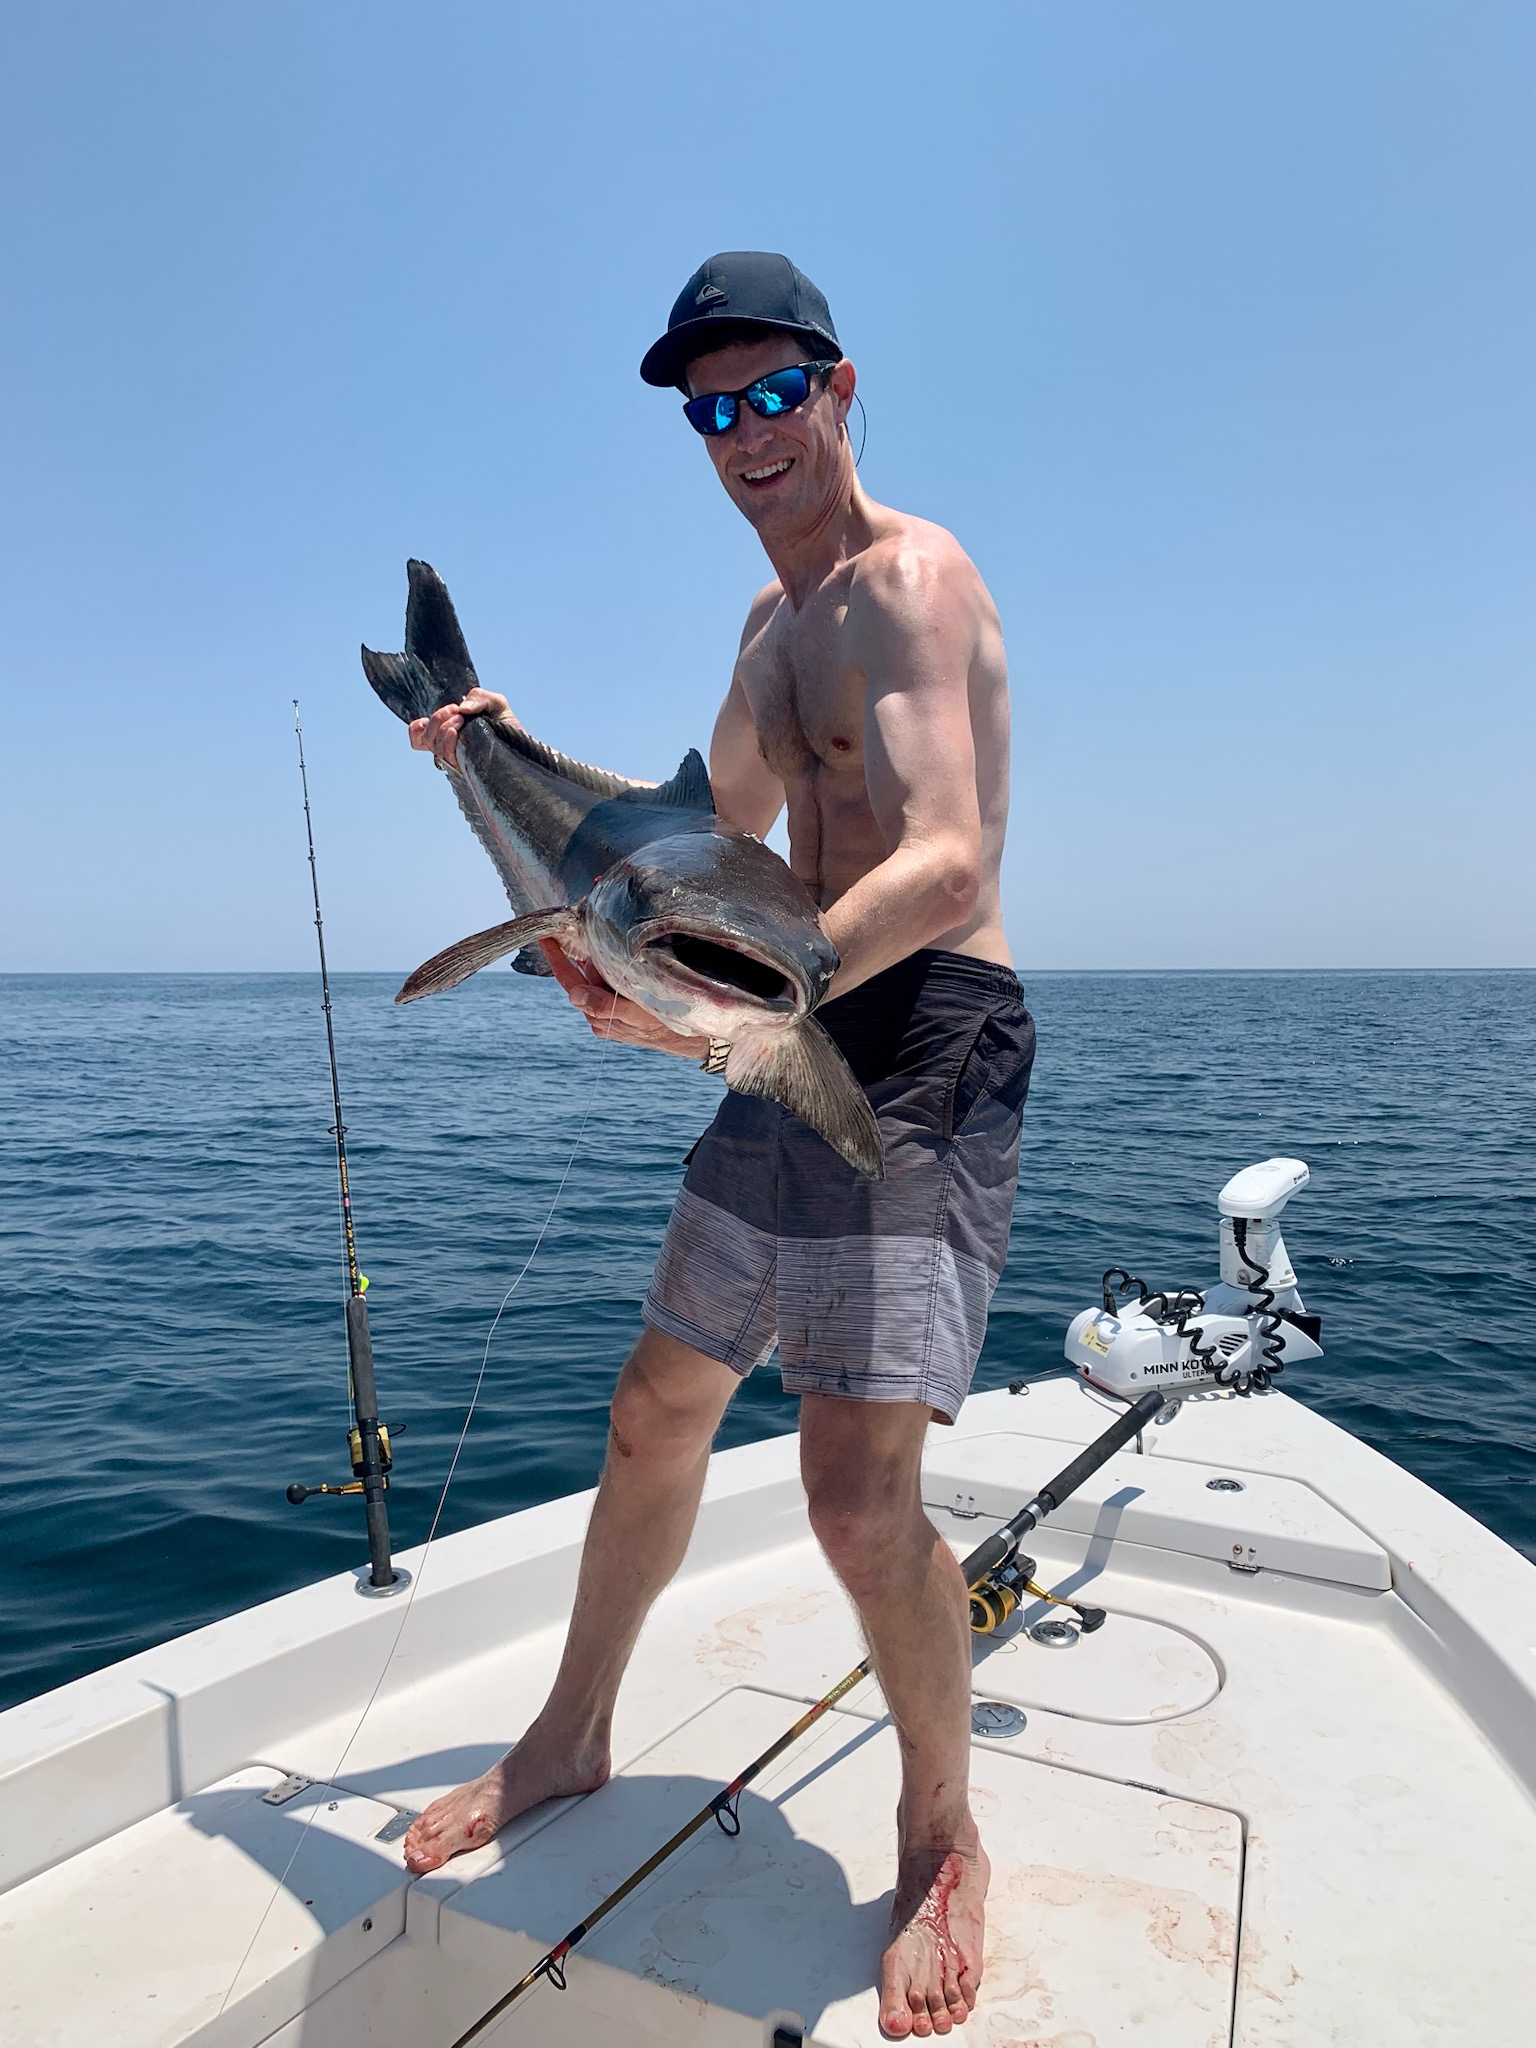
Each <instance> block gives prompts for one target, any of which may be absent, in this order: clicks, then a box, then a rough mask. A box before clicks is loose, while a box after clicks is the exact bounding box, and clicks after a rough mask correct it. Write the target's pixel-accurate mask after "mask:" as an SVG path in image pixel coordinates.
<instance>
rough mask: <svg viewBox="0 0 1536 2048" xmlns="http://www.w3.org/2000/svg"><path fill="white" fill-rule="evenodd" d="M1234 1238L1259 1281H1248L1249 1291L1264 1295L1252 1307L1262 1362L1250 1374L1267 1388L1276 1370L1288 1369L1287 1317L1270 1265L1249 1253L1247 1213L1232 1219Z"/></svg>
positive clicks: (1261, 1385) (1242, 1255) (1257, 1384)
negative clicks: (1278, 1302) (1280, 1307)
mask: <svg viewBox="0 0 1536 2048" xmlns="http://www.w3.org/2000/svg"><path fill="white" fill-rule="evenodd" d="M1232 1240H1233V1242H1234V1243H1235V1244H1236V1246H1237V1256H1238V1257H1239V1258H1240V1259H1241V1260H1242V1262H1243V1264H1244V1265H1245V1266H1246V1267H1247V1268H1248V1269H1249V1271H1250V1272H1251V1273H1253V1274H1254V1275H1255V1277H1256V1278H1257V1281H1258V1285H1257V1286H1256V1287H1255V1286H1254V1285H1253V1284H1252V1283H1251V1282H1250V1283H1247V1284H1248V1291H1249V1292H1250V1293H1251V1294H1257V1295H1260V1296H1262V1297H1263V1298H1262V1299H1261V1300H1260V1301H1258V1302H1256V1303H1255V1304H1254V1307H1253V1310H1252V1313H1253V1314H1254V1315H1256V1316H1257V1317H1258V1320H1259V1362H1258V1364H1257V1365H1256V1366H1255V1367H1254V1368H1253V1371H1252V1372H1251V1373H1249V1374H1247V1375H1246V1377H1247V1378H1248V1379H1249V1380H1250V1381H1251V1383H1252V1384H1253V1385H1254V1386H1256V1387H1267V1386H1269V1385H1270V1383H1271V1382H1272V1380H1273V1379H1274V1377H1275V1375H1276V1373H1281V1372H1284V1371H1285V1359H1284V1356H1283V1354H1284V1351H1285V1336H1284V1327H1283V1319H1282V1317H1281V1316H1280V1315H1279V1314H1277V1313H1276V1311H1275V1292H1274V1289H1273V1288H1272V1287H1271V1286H1270V1284H1269V1268H1268V1266H1263V1265H1260V1263H1259V1261H1258V1260H1257V1259H1255V1258H1251V1257H1250V1256H1249V1252H1248V1218H1247V1217H1246V1216H1234V1217H1233V1218H1232Z"/></svg>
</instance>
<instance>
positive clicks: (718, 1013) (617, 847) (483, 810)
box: [363, 562, 885, 1180]
mask: <svg viewBox="0 0 1536 2048" xmlns="http://www.w3.org/2000/svg"><path fill="white" fill-rule="evenodd" d="M407 574H408V575H409V578H410V598H409V602H408V603H407V606H406V614H405V652H404V653H403V654H376V653H374V651H373V650H372V649H371V648H368V647H365V648H364V649H363V670H364V673H365V674H366V675H367V677H368V680H369V682H370V683H371V684H372V685H373V688H374V690H375V692H376V693H377V694H378V696H379V697H380V698H382V700H383V701H384V703H385V704H387V705H388V706H389V708H390V710H391V711H393V712H394V713H395V714H396V716H397V717H399V718H402V719H405V720H407V721H409V720H411V719H413V718H425V717H428V716H429V715H430V714H431V713H432V712H434V711H436V710H438V709H439V708H440V707H441V706H442V705H444V704H457V703H458V702H459V701H460V699H461V698H463V697H464V696H465V695H466V693H467V692H468V691H470V690H472V689H474V688H475V686H476V680H477V679H476V676H475V671H474V668H473V666H472V664H471V662H470V659H469V649H468V648H467V646H466V645H465V642H464V635H463V633H462V632H461V631H460V629H459V622H458V619H457V617H456V616H455V614H454V609H453V603H452V600H451V599H450V598H449V595H448V591H447V587H446V586H445V584H444V583H443V580H442V578H441V577H440V576H439V575H438V574H437V572H436V571H435V570H434V569H431V568H429V567H428V566H427V564H426V563H425V562H411V563H409V564H408V566H407ZM458 763H459V765H458V767H457V769H449V771H448V779H449V782H450V783H451V784H452V786H453V793H454V795H455V796H456V797H457V798H458V800H459V805H460V808H461V809H462V810H463V812H464V815H465V817H466V818H467V819H468V820H469V823H470V826H471V828H472V829H473V831H474V833H475V835H476V837H477V838H478V839H479V841H480V843H481V845H482V846H483V847H484V848H485V850H486V852H487V853H488V854H489V855H490V857H491V860H492V861H493V862H494V864H495V866H496V870H497V872H498V873H499V874H500V876H501V879H502V882H503V883H504V884H505V886H506V891H507V894H508V896H509V897H510V899H511V902H512V908H513V910H514V911H515V912H516V913H517V915H516V916H515V917H513V918H512V919H511V920H510V921H509V922H508V923H506V924H499V925H494V926H493V927H492V928H491V929H490V930H489V931H484V932H476V933H474V934H473V935H472V936H471V937H469V938H467V939H460V940H459V941H458V942H457V944H455V945H452V946H449V947H447V948H445V950H444V951H443V952H441V953H438V954H437V955H435V956H434V958H432V959H431V960H428V961H427V962H426V964H425V965H424V966H421V967H418V968H417V970H416V972H415V973H414V974H413V975H412V976H411V977H410V979H409V980H408V981H407V982H406V983H405V986H404V987H403V988H402V989H401V990H400V993H399V994H398V995H397V996H396V998H395V1000H396V1002H400V1003H409V1002H414V1001H415V1000H416V999H417V997H418V996H426V995H433V994H435V993H436V992H437V991H438V990H440V989H446V988H453V987H454V986H455V985H456V984H457V983H458V982H461V981H463V980H464V979H465V978H466V976H468V975H471V974H474V973H475V972H476V971H477V970H478V969H479V968H481V967H486V966H489V964H490V963H491V962H492V961H493V960H499V959H502V958H503V957H504V956H505V955H507V954H508V953H516V952H518V951H519V950H520V949H521V948H522V947H524V946H527V945H530V944H531V943H533V942H534V941H536V940H538V939H545V938H549V939H558V940H559V942H560V944H561V945H562V946H563V947H564V948H565V950H566V952H567V953H569V954H570V955H571V957H572V958H573V959H577V960H585V961H590V962H591V964H592V965H593V966H594V967H595V968H596V969H597V971H598V973H599V974H600V975H601V976H602V978H603V980H604V981H605V982H606V983H607V984H608V985H609V987H610V988H613V989H616V990H617V991H618V993H619V994H620V995H623V996H628V997H629V998H630V999H631V1001H633V1002H636V1003H638V1004H639V1005H640V1007H641V1008H642V1009H643V1010H646V1011H648V1012H649V1014H650V1015H651V1016H653V1017H655V1018H657V1019H658V1020H659V1021H660V1022H661V1023H663V1024H666V1025H670V1026H671V1028H672V1029H673V1030H674V1031H679V1032H684V1033H687V1034H690V1035H696V1036H699V1037H709V1038H716V1039H725V1040H727V1041H729V1044H730V1053H729V1056H728V1058H727V1060H726V1065H725V1082H726V1085H727V1087H729V1088H734V1089H736V1090H737V1091H738V1092H739V1093H741V1094H743V1095H761V1096H767V1097H768V1098H769V1099H771V1100H772V1101H775V1102H780V1103H782V1104H783V1105H784V1107H785V1108H786V1109H788V1110H790V1111H792V1112H793V1114H794V1115H796V1116H798V1117H800V1118H802V1119H803V1120H804V1121H805V1122H806V1123H807V1124H809V1125H810V1127H811V1129H812V1130H813V1131H816V1132H817V1133H818V1134H819V1135H820V1136H821V1137H823V1138H824V1139H825V1140H826V1141H827V1143H828V1144H829V1145H831V1146H832V1147H833V1148H834V1149H835V1150H836V1151H838V1152H840V1153H841V1154H842V1156H843V1157H844V1159H846V1160H847V1161H848V1162H849V1164H850V1165H851V1166H855V1167H857V1169H858V1170H859V1172H860V1173H863V1174H866V1175H867V1176H868V1177H869V1178H870V1179H871V1180H879V1179H881V1178H883V1176H884V1172H885V1164H884V1155H883V1152H882V1148H881V1143H880V1131H879V1126H878V1125H877V1124H876V1122H875V1118H874V1112H873V1111H872V1110H871V1108H870V1106H869V1102H868V1099H867V1097H866V1096H865V1094H864V1091H863V1090H862V1089H861V1088H860V1087H859V1085H858V1083H857V1081H855V1080H854V1078H853V1075H852V1073H851V1072H850V1071H849V1068H848V1066H847V1063H846V1062H845V1060H844V1059H843V1056H842V1054H841V1053H840V1052H839V1051H838V1050H837V1047H836V1046H835V1045H834V1044H833V1043H832V1041H831V1039H830V1038H828V1036H827V1034H826V1033H825V1032H824V1031H823V1030H822V1028H821V1026H820V1025H819V1024H818V1023H816V1021H815V1019H814V1018H813V1017H812V1016H811V1012H812V1010H814V1009H815V1007H816V1005H817V1003H819V1002H820V1001H821V999H822V997H823V996H824V995H825V994H826V992H827V987H828V984H829V983H830V982H831V979H832V977H833V975H834V974H835V973H836V972H837V966H838V955H837V949H836V947H835V946H834V945H833V944H832V942H831V940H830V939H829V938H828V937H827V935H826V933H825V932H824V931H823V930H822V928H821V923H820V920H819V918H818V917H817V914H816V905H815V904H814V902H813V901H812V900H811V897H810V894H809V892H808V891H807V890H806V888H805V887H804V885H803V884H802V883H801V882H800V881H799V879H798V878H797V877H796V876H795V875H794V874H793V873H792V872H791V870H790V869H789V867H788V866H787V865H786V864H785V862H783V861H782V860H780V858H779V856H778V855H777V854H776V853H774V852H773V851H772V850H771V849H770V848H769V847H766V846H764V845H763V843H762V841H761V840H759V839H756V838H754V837H753V835H752V834H751V833H750V832H738V831H735V830H733V829H732V828H731V827H730V826H728V825H726V824H723V823H722V822H721V820H720V819H719V818H717V817H716V816H715V806H714V797H713V794H712V792H711V790H710V786H709V771H708V769H707V768H706V767H705V765H704V762H703V760H702V759H701V758H700V756H699V755H698V754H697V753H696V752H694V751H692V750H690V752H689V753H688V754H687V756H686V757H685V759H684V761H683V764H682V766H681V767H680V768H679V769H678V771H677V773H676V774H675V775H674V776H673V777H672V779H671V780H670V781H669V782H662V783H656V784H654V785H652V784H647V783H636V782H631V781H629V780H627V779H626V778H625V777H624V776H621V775H610V774H609V773H608V772H607V771H606V770H605V769H602V768H591V767H588V766H587V764H586V763H585V762H582V761H573V760H572V759H571V758H570V757H569V756H568V755H566V754H562V753H559V752H557V751H556V749H555V748H553V747H548V746H545V745H544V743H543V742H542V741H541V740H536V739H534V738H533V736H532V735H531V734H530V733H526V732H523V731H522V730H521V729H518V728H512V727H509V726H507V725H504V724H500V723H495V722H493V721H492V720H490V719H488V718H469V719H466V720H465V722H464V729H463V731H462V732H461V733H460V734H459V740H458Z"/></svg>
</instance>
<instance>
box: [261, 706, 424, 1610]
mask: <svg viewBox="0 0 1536 2048" xmlns="http://www.w3.org/2000/svg"><path fill="white" fill-rule="evenodd" d="M293 730H294V734H295V737H296V738H297V740H298V743H299V783H300V786H301V787H302V789H303V791H304V834H305V837H306V838H307V839H308V841H309V886H310V893H311V895H312V896H313V897H314V899H315V942H316V944H317V945H318V947H319V949H320V1005H321V1008H322V1009H323V1010H324V1011H325V1043H326V1049H327V1051H328V1052H329V1053H330V1058H331V1106H332V1108H333V1109H334V1110H335V1113H336V1121H335V1123H333V1124H332V1125H331V1135H332V1137H333V1138H335V1140H336V1173H337V1177H338V1179H339V1180H340V1182H341V1240H342V1250H343V1252H344V1255H345V1258H346V1267H347V1393H348V1398H349V1399H350V1401H351V1405H352V1427H351V1429H349V1430H348V1432H347V1449H348V1452H349V1454H350V1457H351V1463H352V1477H351V1479H350V1480H348V1481H347V1482H346V1483H345V1484H344V1485H341V1486H330V1485H324V1486H300V1485H298V1484H297V1482H295V1484H294V1485H292V1486H290V1487H289V1488H288V1498H289V1500H290V1501H292V1503H293V1504H294V1506H295V1507H297V1506H298V1504H299V1503H300V1502H301V1501H305V1500H308V1499H309V1497H310V1495H311V1494H313V1493H334V1494H342V1493H353V1494H356V1493H360V1494H361V1495H362V1497H363V1513H364V1515H365V1517H366V1518H367V1523H368V1577H367V1579H366V1580H364V1579H363V1578H362V1577H359V1579H358V1583H357V1590H358V1591H359V1592H360V1593H368V1594H372V1595H374V1596H375V1597H381V1596H387V1595H388V1594H391V1593H399V1592H402V1591H404V1589H405V1587H406V1586H408V1585H409V1584H410V1579H411V1575H410V1573H409V1572H406V1571H401V1570H399V1569H398V1568H397V1567H396V1566H395V1565H394V1564H393V1563H391V1561H390V1555H389V1510H388V1508H387V1507H386V1506H385V1502H384V1494H385V1490H386V1488H387V1487H388V1485H389V1473H390V1469H391V1467H392V1466H393V1464H394V1458H393V1455H392V1452H391V1449H390V1442H389V1428H388V1425H387V1424H385V1423H382V1422H380V1420H379V1395H378V1389H377V1387H376V1386H375V1385H374V1378H373V1338H372V1335H371V1334H370V1332H369V1329H368V1303H367V1301H366V1300H365V1298H364V1297H365V1295H366V1293H367V1289H368V1281H367V1278H366V1277H365V1275H364V1274H362V1273H361V1272H359V1270H358V1264H357V1239H356V1237H355V1235H354V1234H353V1229H352V1189H351V1185H350V1183H349V1181H348V1179H347V1127H346V1124H345V1123H344V1122H343V1121H342V1114H341V1078H340V1076H339V1074H338V1073H337V1070H336V1027H335V1025H334V1023H333V1022H332V1018H331V977H330V974H329V971H328V970H327V967H326V964H325V920H324V918H323V917H322V916H321V914H320V873H319V870H318V868H317V867H316V866H315V830H314V826H313V824H312V823H311V821H310V815H309V772H308V770H307V769H306V767H305V765H304V727H303V725H302V724H301V723H300V721H299V700H298V698H297V697H295V698H294V700H293Z"/></svg>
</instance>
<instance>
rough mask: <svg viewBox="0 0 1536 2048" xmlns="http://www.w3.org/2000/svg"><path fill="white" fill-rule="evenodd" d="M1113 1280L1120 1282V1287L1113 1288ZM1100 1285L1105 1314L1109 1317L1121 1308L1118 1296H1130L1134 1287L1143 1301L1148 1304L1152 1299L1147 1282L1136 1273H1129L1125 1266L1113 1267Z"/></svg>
mask: <svg viewBox="0 0 1536 2048" xmlns="http://www.w3.org/2000/svg"><path fill="white" fill-rule="evenodd" d="M1111 1280H1118V1281H1119V1282H1120V1285H1119V1286H1118V1287H1111V1286H1110V1284H1109V1283H1110V1281H1111ZM1099 1285H1100V1286H1101V1287H1102V1288H1103V1290H1104V1313H1105V1315H1107V1316H1112V1315H1113V1314H1114V1313H1115V1311H1116V1309H1117V1308H1118V1306H1119V1304H1118V1302H1117V1301H1116V1299H1115V1297H1116V1295H1119V1294H1129V1293H1130V1291H1131V1289H1132V1288H1133V1287H1134V1288H1135V1290H1136V1293H1137V1296H1138V1298H1139V1299H1140V1300H1141V1301H1143V1302H1146V1301H1150V1300H1151V1299H1152V1297H1151V1295H1150V1294H1149V1293H1148V1292H1147V1283H1146V1281H1145V1280H1138V1279H1137V1278H1136V1275H1135V1274H1134V1273H1127V1271H1126V1270H1125V1268H1124V1266H1111V1267H1110V1269H1109V1271H1108V1272H1107V1273H1106V1274H1105V1275H1104V1278H1103V1279H1102V1280H1101V1281H1100V1282H1099Z"/></svg>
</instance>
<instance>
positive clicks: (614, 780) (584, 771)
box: [495, 724, 654, 797]
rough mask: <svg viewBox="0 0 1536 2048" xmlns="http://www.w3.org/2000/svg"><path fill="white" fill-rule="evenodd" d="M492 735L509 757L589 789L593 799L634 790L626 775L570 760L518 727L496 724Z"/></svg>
mask: <svg viewBox="0 0 1536 2048" xmlns="http://www.w3.org/2000/svg"><path fill="white" fill-rule="evenodd" d="M495 733H496V737H497V739H499V740H501V741H503V742H504V743H505V744H506V745H507V746H509V747H510V748H511V749H512V751H513V753H515V754H521V755H522V757H523V759H524V760H525V761H532V762H534V763H536V764H537V766H538V767H540V768H547V769H548V770H549V772H550V774H551V775H562V776H564V778H565V780H566V781H567V782H574V783H575V784H576V786H577V787H578V788H579V789H590V790H591V791H592V793H593V795H594V796H623V795H624V794H625V792H626V791H627V790H631V789H633V788H634V784H633V783H632V782H631V781H630V779H629V777H628V776H627V775H613V774H611V773H610V772H609V771H608V769H606V768H594V767H593V766H592V764H591V763H590V762H589V761H577V760H574V759H573V758H572V756H571V755H569V754H562V753H561V751H560V749H559V748H558V747H549V746H546V745H545V744H544V742H543V740H536V739H535V738H534V736H533V734H532V733H531V732H524V731H523V729H522V727H521V726H510V725H501V724H498V725H497V726H496V727H495ZM638 794H640V795H641V796H646V797H649V796H651V795H653V794H654V792H653V791H651V790H649V789H642V790H640V791H639V792H638Z"/></svg>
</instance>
